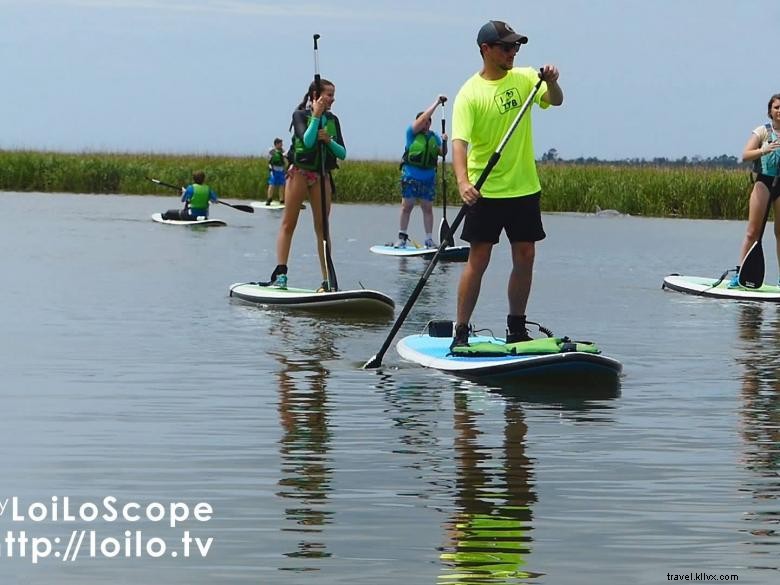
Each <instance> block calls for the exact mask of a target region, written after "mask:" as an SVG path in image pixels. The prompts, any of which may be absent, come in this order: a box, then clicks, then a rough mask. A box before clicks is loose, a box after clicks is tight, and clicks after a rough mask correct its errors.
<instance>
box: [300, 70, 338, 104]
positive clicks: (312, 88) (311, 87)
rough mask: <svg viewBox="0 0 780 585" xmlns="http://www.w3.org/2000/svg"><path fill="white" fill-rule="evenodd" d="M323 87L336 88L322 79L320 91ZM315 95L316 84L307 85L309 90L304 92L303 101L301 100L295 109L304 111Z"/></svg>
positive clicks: (313, 82) (314, 82) (330, 82)
mask: <svg viewBox="0 0 780 585" xmlns="http://www.w3.org/2000/svg"><path fill="white" fill-rule="evenodd" d="M325 86H328V87H336V85H335V84H334V83H333V82H332V81H328V80H327V79H325V78H324V77H322V78H320V89H324V88H325ZM316 95H317V82H316V81H312V82H311V83H310V84H309V89H308V91H307V92H306V95H304V96H303V100H301V103H299V104H298V107H296V108H295V109H296V110H305V109H306V106H307V105H309V102H312V101H314V99H313V96H316Z"/></svg>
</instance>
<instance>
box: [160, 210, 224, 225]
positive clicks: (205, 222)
mask: <svg viewBox="0 0 780 585" xmlns="http://www.w3.org/2000/svg"><path fill="white" fill-rule="evenodd" d="M152 219H153V220H154V221H156V222H157V223H164V224H167V225H188V226H196V225H199V226H224V225H227V223H225V222H224V221H222V220H221V219H198V220H183V219H163V218H162V213H153V214H152Z"/></svg>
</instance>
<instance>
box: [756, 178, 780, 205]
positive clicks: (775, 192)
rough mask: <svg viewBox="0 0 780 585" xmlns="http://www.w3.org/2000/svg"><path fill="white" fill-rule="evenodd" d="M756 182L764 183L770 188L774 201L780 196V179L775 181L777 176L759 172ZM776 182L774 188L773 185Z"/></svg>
mask: <svg viewBox="0 0 780 585" xmlns="http://www.w3.org/2000/svg"><path fill="white" fill-rule="evenodd" d="M756 183H763V184H764V185H766V188H767V189H769V195H770V196H771V197H772V201H774V200H775V199H777V198H778V197H780V180H778V181H775V177H773V176H771V175H762V174H759V175H758V177H756ZM773 184H774V188H773V187H772V185H773Z"/></svg>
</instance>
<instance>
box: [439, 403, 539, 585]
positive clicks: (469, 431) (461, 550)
mask: <svg viewBox="0 0 780 585" xmlns="http://www.w3.org/2000/svg"><path fill="white" fill-rule="evenodd" d="M475 396H478V395H477V394H475V393H474V392H467V391H462V390H461V391H457V392H456V393H455V394H454V421H453V429H454V432H455V438H454V452H455V468H456V470H455V497H454V505H455V507H454V510H453V513H452V515H451V518H450V519H449V521H448V522H446V523H445V526H444V532H445V539H446V540H445V544H444V547H443V549H442V553H441V560H442V563H443V568H442V574H441V575H440V577H439V583H453V584H454V583H458V584H466V583H496V584H497V583H501V584H504V585H509V584H511V583H521V582H523V583H525V582H527V580H528V579H532V578H535V577H539V576H540V575H541V573H534V572H532V571H530V570H529V569H528V567H527V566H526V563H527V561H526V557H527V555H528V553H529V551H530V547H531V542H532V540H533V539H532V536H531V529H532V524H531V520H532V512H531V506H532V504H533V503H534V502H536V493H535V491H534V484H533V466H532V461H531V459H529V458H528V456H527V455H526V453H525V446H526V433H527V431H528V427H527V426H526V423H525V418H524V415H523V410H522V407H521V406H520V404H519V403H518V402H517V401H512V400H507V401H505V403H504V428H503V436H502V438H501V444H500V448H498V449H496V448H493V449H491V448H489V447H488V445H489V444H491V443H494V440H493V439H492V438H491V437H489V436H485V435H484V431H483V430H481V429H480V428H479V422H480V416H481V413H480V410H479V408H475V407H474V405H473V404H472V401H474V400H475Z"/></svg>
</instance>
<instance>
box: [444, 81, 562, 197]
mask: <svg viewBox="0 0 780 585" xmlns="http://www.w3.org/2000/svg"><path fill="white" fill-rule="evenodd" d="M538 80H539V72H538V71H537V70H536V69H533V68H531V67H524V68H520V67H515V68H514V69H512V70H511V71H508V72H507V74H506V75H505V76H504V78H503V79H499V80H497V81H488V80H486V79H483V78H482V77H481V76H480V75H479V73H476V74H474V75H473V76H472V77H471V78H469V79H468V80H467V81H466V83H464V84H463V87H461V88H460V91H459V92H458V95H457V96H456V97H455V106H454V107H453V114H452V139H453V140H463V141H464V142H468V144H469V154H468V173H469V180H470V181H471V182H472V184H476V182H477V179H479V176H480V174H481V173H482V171H483V170H484V168H485V167H486V166H487V163H488V159H489V158H490V156H491V155H492V154H493V153H494V152H495V151H496V149H497V148H498V145H499V143H500V142H501V140H502V139H503V138H504V135H505V134H506V132H507V130H509V127H510V126H511V125H512V122H514V120H515V117H516V116H517V113H518V111H519V110H520V108H521V107H522V105H523V103H524V102H525V100H526V99H527V98H528V96H529V95H530V93H531V91H532V90H533V87H534V85H536V82H537V81H538ZM546 92H547V84H546V83H544V82H542V85H541V86H540V87H539V91H538V92H537V93H536V96H535V97H534V101H533V103H535V104H536V105H538V106H539V107H541V108H543V109H545V108H547V107H549V105H550V104H548V103H547V102H544V101H542V96H543V95H544V94H545V93H546ZM540 190H541V185H540V184H539V176H538V175H537V174H536V161H535V160H534V142H533V132H532V128H531V109H530V108H529V110H528V111H527V112H526V113H525V114H524V115H523V118H522V119H521V120H520V124H518V126H517V128H516V129H515V131H514V134H512V137H511V138H510V139H509V142H507V144H506V146H505V147H504V150H503V151H502V152H501V158H500V159H499V160H498V163H497V164H496V166H495V167H494V168H493V170H492V171H491V172H490V175H489V176H488V179H487V181H486V182H485V184H484V185H483V186H482V189H481V190H480V192H481V193H482V196H483V197H493V198H505V197H520V196H523V195H533V194H534V193H538V192H539V191H540Z"/></svg>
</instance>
